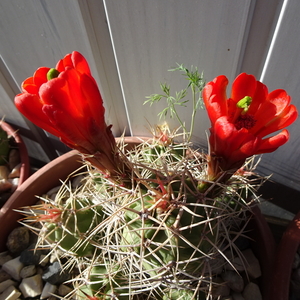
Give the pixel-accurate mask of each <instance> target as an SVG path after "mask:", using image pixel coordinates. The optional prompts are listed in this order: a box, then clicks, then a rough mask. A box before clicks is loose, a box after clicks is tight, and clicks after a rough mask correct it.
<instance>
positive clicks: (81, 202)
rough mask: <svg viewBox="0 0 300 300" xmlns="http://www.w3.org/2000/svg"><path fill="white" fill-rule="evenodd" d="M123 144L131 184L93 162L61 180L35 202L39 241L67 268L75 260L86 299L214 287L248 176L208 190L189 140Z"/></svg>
mask: <svg viewBox="0 0 300 300" xmlns="http://www.w3.org/2000/svg"><path fill="white" fill-rule="evenodd" d="M120 147H122V145H120ZM123 147H125V146H123ZM122 152H123V153H126V156H127V158H128V161H130V163H131V168H132V170H133V172H134V176H133V178H134V180H133V185H132V187H131V188H129V187H126V186H124V185H123V184H116V183H112V182H111V181H110V180H109V178H106V177H105V176H103V175H101V174H99V173H97V172H96V171H95V170H93V169H92V168H90V169H89V170H88V174H87V176H86V178H85V180H84V184H83V185H82V186H81V187H78V188H77V189H76V190H75V191H71V190H70V187H68V186H67V185H64V186H63V187H62V188H61V191H60V192H59V193H58V194H57V197H56V199H55V200H49V199H45V202H44V204H42V205H38V206H36V207H35V208H34V211H35V215H36V217H35V220H37V221H39V222H41V223H42V225H43V227H42V229H41V231H40V233H39V235H40V246H41V245H42V244H43V243H50V244H51V248H52V249H53V250H52V251H58V253H59V254H58V256H59V255H60V256H61V255H62V256H63V257H66V258H68V264H67V265H66V267H70V266H75V265H77V266H80V267H79V268H80V270H79V273H80V275H79V276H78V278H77V279H76V283H77V285H78V286H77V288H76V290H77V292H78V293H79V294H81V295H82V297H84V298H83V299H85V298H86V296H85V294H86V295H88V297H95V298H91V299H124V300H125V299H144V298H143V297H146V298H147V299H162V300H172V299H177V298H178V299H202V298H201V297H204V296H203V295H205V294H206V295H208V294H209V291H210V290H211V289H212V287H211V285H213V281H212V280H208V279H209V277H211V276H212V278H213V275H212V274H214V266H213V261H214V260H215V259H216V258H217V257H219V256H220V255H224V254H223V252H224V251H225V250H228V249H230V250H232V251H234V244H233V243H232V242H231V241H232V240H234V239H235V238H234V237H233V235H235V236H238V235H240V234H241V230H236V222H237V220H239V222H241V220H243V213H244V212H245V211H247V205H246V203H245V198H244V196H243V195H242V191H243V193H244V190H245V188H243V189H241V188H240V187H241V185H243V186H247V185H248V183H247V179H246V178H245V177H242V176H239V175H237V176H235V177H234V180H233V181H232V184H226V185H220V186H218V196H217V197H214V198H211V197H210V191H209V190H207V191H206V192H204V193H203V192H202V191H200V190H199V187H198V182H199V181H201V180H203V178H204V175H205V172H204V171H205V167H206V161H205V156H204V155H200V154H199V153H198V152H196V151H194V150H193V149H191V148H190V147H189V145H188V143H182V144H178V145H174V144H170V145H169V146H167V147H166V146H163V145H161V143H160V142H159V141H155V140H154V141H152V144H151V143H150V142H144V143H142V144H141V145H139V146H138V147H136V148H134V149H132V150H130V151H127V150H125V148H124V149H123V150H122ZM187 153H188V155H187ZM41 210H42V211H43V213H40V212H41ZM205 297H206V296H205ZM204 299H205V298H204Z"/></svg>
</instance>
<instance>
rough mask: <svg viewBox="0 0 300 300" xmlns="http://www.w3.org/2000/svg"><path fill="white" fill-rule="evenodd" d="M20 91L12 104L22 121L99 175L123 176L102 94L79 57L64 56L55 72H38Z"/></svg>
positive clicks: (41, 69) (42, 68)
mask: <svg viewBox="0 0 300 300" xmlns="http://www.w3.org/2000/svg"><path fill="white" fill-rule="evenodd" d="M22 90H23V93H21V94H19V95H17V96H16V97H15V104H16V106H17V108H18V110H19V111H20V112H21V113H22V114H23V115H24V116H25V117H27V118H28V119H29V120H30V121H32V122H33V123H34V124H36V125H37V126H39V127H41V128H42V129H44V130H46V131H48V132H50V133H51V134H53V135H55V136H57V137H59V138H60V139H61V141H62V142H63V143H65V144H66V145H68V146H69V147H70V148H73V149H77V150H78V151H80V152H81V153H83V154H85V155H86V159H87V160H89V161H90V162H91V163H92V164H93V165H95V166H96V167H97V168H98V169H99V170H100V171H102V172H104V173H109V174H110V175H114V174H116V173H120V172H121V173H122V170H121V169H122V168H123V166H122V164H121V163H120V161H119V160H118V158H117V157H116V144H115V139H114V137H113V135H112V132H111V126H107V125H106V123H105V119H104V112H105V109H104V107H103V100H102V97H101V94H100V92H99V89H98V87H97V84H96V82H95V79H94V78H93V77H92V75H91V72H90V68H89V65H88V63H87V61H86V59H85V58H84V57H83V56H82V55H81V54H80V53H78V52H76V51H74V52H72V53H71V54H67V55H66V56H65V57H64V58H63V59H61V60H60V61H59V62H58V63H57V65H56V68H55V69H50V68H46V67H41V68H39V69H38V70H37V71H36V72H35V73H34V75H33V77H30V78H28V79H26V80H25V81H24V82H23V83H22Z"/></svg>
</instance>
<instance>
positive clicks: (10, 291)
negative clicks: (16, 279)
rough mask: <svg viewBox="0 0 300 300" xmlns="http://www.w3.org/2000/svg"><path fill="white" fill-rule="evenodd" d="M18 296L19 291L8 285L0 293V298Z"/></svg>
mask: <svg viewBox="0 0 300 300" xmlns="http://www.w3.org/2000/svg"><path fill="white" fill-rule="evenodd" d="M20 296H21V293H20V291H19V290H17V289H16V288H15V287H14V286H10V287H9V288H7V289H6V290H5V291H4V292H3V293H2V294H0V300H17V299H18V298H19V297H20Z"/></svg>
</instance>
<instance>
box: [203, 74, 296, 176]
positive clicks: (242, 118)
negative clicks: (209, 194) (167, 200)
mask: <svg viewBox="0 0 300 300" xmlns="http://www.w3.org/2000/svg"><path fill="white" fill-rule="evenodd" d="M227 85H228V79H227V78H226V77H225V76H223V75H221V76H218V77H216V78H215V79H214V80H213V81H211V82H209V83H207V84H206V86H205V87H204V90H203V99H204V103H205V106H206V108H207V111H208V116H209V118H210V121H211V128H210V138H209V146H210V149H209V151H210V153H209V162H208V177H209V179H210V180H215V179H216V178H218V177H219V176H220V174H222V173H224V172H227V171H229V170H231V171H233V172H235V171H236V170H237V169H239V168H240V167H241V166H242V165H243V163H244V162H245V160H246V158H248V157H250V156H252V155H255V154H262V153H268V152H273V151H275V150H276V149H277V148H278V147H280V146H282V145H283V144H285V143H286V142H287V141H288V139H289V133H288V131H287V130H286V129H284V130H282V131H281V132H279V133H278V134H276V135H273V136H269V135H270V134H271V133H274V132H275V131H277V130H281V129H283V128H285V127H287V126H289V125H290V124H292V123H293V122H294V121H295V120H296V118H297V115H298V112H297V109H296V107H295V106H294V105H290V100H291V99H290V96H289V95H288V94H287V93H286V91H284V90H280V89H278V90H275V91H273V92H271V93H268V89H267V87H266V86H265V85H264V84H263V83H261V82H259V81H257V80H256V79H255V77H254V76H252V75H248V74H245V73H242V74H240V75H239V76H238V77H237V78H236V79H235V81H234V82H233V84H232V91H231V96H230V98H227V97H226V87H227ZM267 136H268V137H267Z"/></svg>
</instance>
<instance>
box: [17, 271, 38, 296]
mask: <svg viewBox="0 0 300 300" xmlns="http://www.w3.org/2000/svg"><path fill="white" fill-rule="evenodd" d="M19 289H20V290H21V292H22V294H23V296H24V298H28V297H32V298H33V297H36V296H39V295H41V293H42V290H43V281H42V277H41V275H39V274H37V275H34V276H32V277H28V278H24V279H23V280H22V282H21V284H20V286H19Z"/></svg>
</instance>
